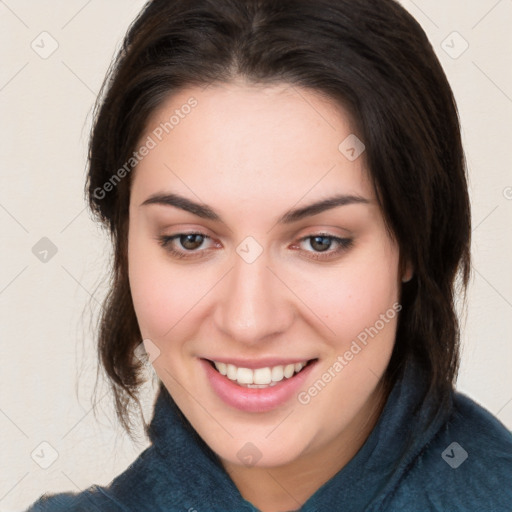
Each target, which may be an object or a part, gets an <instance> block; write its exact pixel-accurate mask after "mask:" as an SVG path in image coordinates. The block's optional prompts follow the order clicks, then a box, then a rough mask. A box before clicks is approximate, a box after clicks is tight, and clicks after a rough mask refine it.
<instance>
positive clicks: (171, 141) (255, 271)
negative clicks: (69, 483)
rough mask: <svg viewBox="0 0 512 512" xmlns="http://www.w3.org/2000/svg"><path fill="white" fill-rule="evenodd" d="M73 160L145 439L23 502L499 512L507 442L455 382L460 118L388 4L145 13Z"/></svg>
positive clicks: (271, 4) (359, 1)
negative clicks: (84, 177) (151, 385)
mask: <svg viewBox="0 0 512 512" xmlns="http://www.w3.org/2000/svg"><path fill="white" fill-rule="evenodd" d="M89 158H90V166H89V177H88V183H87V192H88V197H89V201H90V205H91V208H92V210H93V211H94V212H95V213H96V214H97V215H98V218H99V219H100V220H101V221H102V222H103V223H104V224H105V225H106V226H107V227H108V228H109V230H110V232H111V234H112V240H113V244H114V248H115V261H114V270H115V272H114V276H113V284H112V288H111V291H110V294H109V296H108V297H107V300H106V303H105V307H104V314H103V318H102V322H101V325H100V330H99V350H100V356H101V362H102V364H103V366H104V368H105V370H106V372H107V375H108V376H109V378H110V381H111V385H112V389H113V391H114V396H115V400H116V408H117V412H118V416H119V418H120V421H121V422H122V424H123V426H124V427H125V428H126V430H127V431H128V432H130V429H131V422H130V418H129V411H130V406H131V404H132V403H137V401H138V396H137V390H138V388H139V387H140V385H141V384H142V382H143V380H144V369H145V368H146V365H145V364H144V361H141V359H140V350H141V348H142V346H143V347H144V349H145V351H146V353H147V356H148V360H149V362H150V363H151V364H152V366H153V368H154V370H155V372H156V375H157V376H158V378H159V380H160V389H159V395H158V398H157V401H156V403H155V411H154V417H153V420H152V422H151V424H150V426H149V427H148V429H147V432H148V435H149V436H150V439H151V441H152V444H151V446H150V447H149V448H148V449H147V450H145V451H144V452H143V453H142V454H141V455H140V457H139V458H138V459H137V460H136V461H135V462H134V463H133V464H132V465H131V466H130V467H129V468H128V469H127V470H126V471H125V472H124V473H122V474H121V475H119V476H118V477H117V478H115V479H114V480H113V482H112V483H111V484H110V485H109V486H106V487H99V486H92V487H90V488H89V489H87V490H86V491H84V492H82V493H80V494H75V495H72V494H69V493H66V494H59V495H54V496H52V497H46V498H43V499H41V500H39V501H38V502H37V503H36V504H34V505H33V506H32V507H31V508H30V509H29V510H31V511H39V510H49V511H53V510H108V511H129V510H130V511H131V510H133V511H152V512H153V511H175V510H176V511H178V510H189V511H195V510H197V511H200V510H207V511H224V512H225V511H237V512H238V511H245V510H247V511H257V510H260V511H264V512H278V511H287V510H301V511H318V510H344V511H345V510H353V511H356V510H357V511H360V510H390V511H398V510H404V511H411V510H418V511H420V510H421V511H426V510H435V511H446V510H450V511H452V510H460V511H462V510H489V511H505V510H510V506H511V503H512V437H511V435H510V433H509V432H508V431H507V430H506V428H505V427H504V426H503V425H502V424H501V423H500V422H499V421H498V420H497V419H496V418H494V417H493V416H492V415H491V414H490V413H489V412H488V411H486V410H485V409H483V408H482V407H481V406H479V405H478V404H476V403H475V402H473V401H472V400H470V399H469V398H468V397H466V396H464V395H462V394H460V393H458V392H456V391H455V389H454V382H455V378H456V374H457V369H458V364H459V353H458V347H459V328H458V321H457V317H456V314H455V309H454V291H455V290H454V288H455V281H456V279H457V277H460V278H461V281H460V282H461V283H462V284H463V287H465V286H466V284H467V282H468V278H469V272H470V254H469V247H470V211H469V198H468V193H467V184H466V174H465V172H466V171H465V162H464V155H463V149H462V146H461V140H460V129H459V123H458V118H457V111H456V106H455V101H454V99H453V96H452V92H451V89H450V87H449V85H448V83H447V81H446V77H445V75H444V73H443V71H442V69H441V66H440V64H439V62H438V60H437V58H436V57H435V54H434V52H433V50H432V48H431V46H430V44H429V42H428V40H427V37H426V35H425V34H424V32H423V31H422V29H421V28H420V26H419V25H418V24H417V23H416V22H415V21H414V20H413V19H412V18H411V17H410V15H408V14H407V12H406V11H405V10H404V9H403V8H402V7H400V6H399V5H398V4H397V3H395V2H394V1H393V0H379V1H369V0H350V1H348V0H320V1H319V0H316V1H313V0H293V1H292V0H280V1H279V2H278V1H275V0H274V1H271V0H238V1H235V0H216V1H213V0H187V1H185V0H174V1H168V0H166V1H164V0H155V1H152V2H149V3H148V4H147V6H146V7H145V9H144V10H143V12H142V13H141V14H140V16H139V17H138V19H137V20H136V21H135V23H134V24H133V25H132V27H131V28H130V30H129V32H128V34H127V37H126V40H125V44H124V47H123V49H122V51H121V52H120V54H119V56H118V58H117V60H116V62H115V65H114V66H113V68H112V71H111V73H110V75H109V77H108V80H107V81H106V82H105V86H104V91H103V94H102V96H101V98H100V100H99V105H98V111H97V116H96V120H95V125H94V129H93V133H92V137H91V144H90V155H89ZM141 343H142V344H143V345H141Z"/></svg>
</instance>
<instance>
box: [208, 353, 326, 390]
mask: <svg viewBox="0 0 512 512" xmlns="http://www.w3.org/2000/svg"><path fill="white" fill-rule="evenodd" d="M206 361H207V362H208V363H209V364H210V365H211V366H212V368H214V369H215V370H216V371H217V372H218V373H220V374H221V375H224V376H225V377H227V378H228V379H229V380H230V381H232V382H233V383H236V384H238V385H239V386H242V387H247V388H268V387H272V386H275V385H276V384H279V383H280V382H282V381H286V380H289V379H292V378H293V377H295V375H297V374H298V373H300V372H301V371H302V370H303V369H304V368H306V367H307V366H309V365H310V364H312V363H314V362H316V361H317V359H316V358H315V359H309V360H305V361H301V362H297V363H291V364H287V365H276V366H267V367H263V368H255V369H251V368H243V367H239V366H235V365H234V364H229V363H223V362H219V361H211V360H209V359H206Z"/></svg>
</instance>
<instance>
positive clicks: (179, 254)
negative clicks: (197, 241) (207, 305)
mask: <svg viewBox="0 0 512 512" xmlns="http://www.w3.org/2000/svg"><path fill="white" fill-rule="evenodd" d="M187 235H199V236H202V237H203V238H204V240H203V241H206V240H207V239H209V238H211V237H209V236H208V235H205V234H204V233H199V232H191V233H177V234H175V235H171V236H168V235H163V236H159V237H157V240H158V242H159V243H160V245H161V246H162V247H163V248H164V249H165V250H166V251H167V252H168V253H169V254H170V255H171V256H172V257H173V258H177V259H189V260H190V259H196V258H201V257H202V254H201V252H204V251H205V250H207V249H205V250H203V251H197V250H194V251H178V250H176V249H173V248H171V247H170V245H171V243H172V242H173V241H174V240H176V239H179V238H180V237H181V236H187ZM317 237H323V238H328V239H329V240H331V241H334V242H336V243H337V244H338V245H339V247H338V249H336V250H334V251H324V252H311V251H305V252H307V253H308V254H310V256H308V257H309V258H312V259H314V260H319V261H322V260H328V259H331V258H333V257H335V256H337V255H339V254H341V253H342V252H344V251H346V250H348V249H350V248H351V247H352V245H353V242H354V241H353V239H351V238H340V237H337V236H333V235H330V234H328V233H315V234H313V235H308V236H305V237H303V238H301V239H299V240H298V243H301V242H304V241H306V240H309V239H312V238H317ZM324 255H325V256H324Z"/></svg>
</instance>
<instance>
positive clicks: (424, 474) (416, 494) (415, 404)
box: [27, 363, 512, 512]
mask: <svg viewBox="0 0 512 512" xmlns="http://www.w3.org/2000/svg"><path fill="white" fill-rule="evenodd" d="M422 375H423V374H422V373H421V371H420V368H419V366H418V365H416V364H413V363H409V364H408V365H407V367H406V368H405V370H404V372H403V375H402V377H401V378H400V379H399V380H398V381H397V382H396V384H395V386H394V387H393V389H392V391H391V393H390V395H389V397H388V400H387V402H386V404H385V407H384V409H383V411H382V413H381V415H380V418H379V420H378V422H377V424H376V426H375V427H374V429H373V430H372V432H371V434H370V436H369V437H368V439H367V440H366V442H365V443H364V445H363V446H362V447H361V449H360V450H359V451H358V452H357V454H356V455H355V456H354V457H353V458H352V460H350V462H349V463H348V464H347V465H346V466H345V467H343V468H342V469H341V470H340V471H339V472H338V473H337V474H336V475H334V476H333V477H332V478H331V480H329V481H328V482H326V483H325V484H324V485H323V486H322V487H321V488H320V489H318V490H317V491H316V492H315V494H313V496H311V497H310V498H309V499H308V500H307V501H306V503H304V504H303V505H302V507H301V508H300V509H298V510H300V511H301V512H331V511H342V512H356V511H357V512H361V511H367V512H369V511H372V512H373V511H375V512H376V511H389V512H401V511H403V512H416V511H417V512H428V511H432V512H433V511H435V512H459V511H460V512H463V511H464V512H467V511H472V512H477V511H478V512H483V511H485V512H511V511H512V434H511V432H509V431H508V430H507V429H506V428H505V426H504V425H503V424H502V423H501V422H500V421H498V419H497V418H495V417H494V416H493V415H491V414H490V413H489V412H488V411H487V410H485V409H484V408H483V407H481V406H480V405H478V404H477V403H476V402H474V401H473V400H471V399H470V398H468V397H467V396H465V395H463V394H461V393H459V392H455V391H454V392H453V393H452V397H451V403H450V404H449V406H448V407H447V408H445V409H440V408H437V410H436V408H432V407H431V406H429V403H431V402H429V401H428V400H427V401H422V400H421V397H422V393H423V391H424V389H425V385H426V379H425V378H424V377H422ZM432 411H433V412H434V414H433V419H432V416H430V414H429V413H430V412H432ZM429 417H430V418H431V419H430V421H429V419H428V418H429ZM148 436H149V438H150V440H151V445H150V446H149V447H148V448H147V449H146V450H145V451H143V452H142V453H141V454H140V456H139V457H138V458H137V459H136V460H135V461H134V462H133V463H132V464H131V465H130V467H128V469H127V470H126V471H124V472H123V473H122V474H121V475H119V476H118V477H116V478H115V479H114V480H113V481H112V482H111V483H110V484H109V485H108V486H106V487H101V486H97V485H93V486H91V487H89V488H88V489H86V490H85V491H83V492H81V493H78V494H72V493H61V494H54V495H51V496H43V497H42V498H40V499H39V500H38V501H37V502H36V503H34V504H33V505H32V506H31V507H30V508H29V509H28V511H27V512H43V511H44V512H61V511H62V512H64V511H65V512H79V511H80V512H82V511H83V512H96V511H105V512H257V511H258V509H257V508H256V507H254V506H253V505H252V504H251V503H249V502H248V501H246V500H245V499H244V498H243V497H242V496H241V495H240V493H239V492H238V489H237V488H236V486H235V485H234V483H233V481H232V480H231V479H230V477H229V475H228V474H227V473H226V472H225V471H224V469H223V467H222V466H221V464H220V463H219V461H218V459H217V456H216V455H215V454H214V452H212V451H211V450H210V449H209V448H208V446H207V445H206V444H205V443H204V442H203V441H202V439H201V438H200V437H199V436H198V435H197V434H196V433H195V431H193V429H192V427H190V425H189V424H188V422H184V421H183V420H182V418H181V415H180V414H178V413H177V412H176V406H175V404H174V402H173V401H172V400H171V398H170V396H169V393H168V392H167V390H166V389H165V387H164V386H163V384H161V385H160V390H159V393H158V396H157V399H156V402H155V409H154V415H153V418H152V420H151V423H150V425H149V428H148Z"/></svg>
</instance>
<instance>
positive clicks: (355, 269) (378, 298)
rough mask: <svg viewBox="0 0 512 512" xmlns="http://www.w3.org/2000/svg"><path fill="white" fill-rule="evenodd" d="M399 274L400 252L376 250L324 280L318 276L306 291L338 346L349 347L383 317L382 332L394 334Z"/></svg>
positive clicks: (327, 275) (379, 325) (329, 274)
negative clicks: (352, 341)
mask: <svg viewBox="0 0 512 512" xmlns="http://www.w3.org/2000/svg"><path fill="white" fill-rule="evenodd" d="M397 274H398V253H397V251H393V250H389V249H388V250H381V251H379V250H374V251H373V252H368V254H366V255H361V254H360V255H359V257H358V258H357V259H356V258H355V259H354V260H353V261H350V263H349V262H347V264H346V265H344V266H340V267H338V268H337V269H336V270H333V272H332V273H326V274H325V275H324V276H323V277H321V278H320V279H319V276H318V275H317V276H316V278H315V280H312V281H311V282H309V283H308V285H306V286H305V287H304V288H303V290H304V293H305V294H307V292H306V290H308V289H309V290H310V292H309V301H308V303H309V304H310V306H311V308H312V309H314V311H315V312H318V313H319V316H320V317H321V318H322V320H323V321H324V322H325V324H326V325H327V326H328V327H329V328H330V329H332V331H334V334H333V333H331V334H333V338H332V339H333V340H335V341H334V343H337V344H341V345H346V344H347V343H348V344H349V343H350V341H351V340H353V339H355V338H356V337H357V336H358V335H359V334H360V333H361V332H364V331H365V329H366V328H369V327H371V326H374V325H375V323H376V322H377V321H378V320H379V319H380V318H381V315H385V316H386V319H385V320H386V324H385V328H381V323H380V322H379V323H378V327H380V329H379V330H382V331H385V332H389V331H391V330H392V328H393V326H394V324H395V322H394V320H393V319H394V316H395V314H394V312H395V308H396V306H395V308H394V307H393V305H394V304H396V303H397V301H398V298H399V288H398V282H397ZM311 290H314V293H311ZM390 310H391V311H390ZM385 332H382V335H383V336H385V335H386V334H385ZM363 337H364V335H363Z"/></svg>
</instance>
